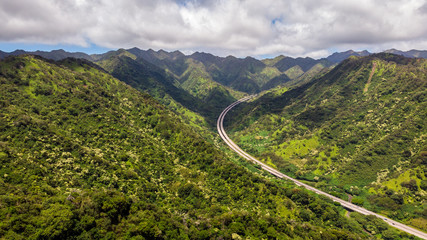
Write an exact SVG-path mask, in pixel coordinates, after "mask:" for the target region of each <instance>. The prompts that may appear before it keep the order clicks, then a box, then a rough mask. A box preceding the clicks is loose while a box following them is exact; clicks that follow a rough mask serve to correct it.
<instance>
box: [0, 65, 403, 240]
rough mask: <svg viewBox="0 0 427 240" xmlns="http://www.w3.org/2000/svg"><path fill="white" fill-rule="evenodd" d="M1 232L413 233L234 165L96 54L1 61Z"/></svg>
mask: <svg viewBox="0 0 427 240" xmlns="http://www.w3.org/2000/svg"><path fill="white" fill-rule="evenodd" d="M0 164H1V168H0V238H2V239H117V238H120V239H240V238H254V239H366V238H375V237H379V238H384V239H398V238H400V237H402V238H407V237H408V236H407V235H405V234H400V235H399V233H398V232H397V231H396V230H394V229H390V228H389V227H388V226H387V224H385V223H384V222H382V221H381V220H380V219H377V218H372V217H364V216H360V215H358V214H351V216H352V218H346V217H344V210H343V209H342V208H340V207H338V206H335V205H334V204H333V203H331V202H330V201H328V200H327V199H323V198H321V197H318V196H315V195H313V194H310V193H308V192H307V191H305V190H302V189H298V188H295V187H294V186H287V185H285V183H283V182H276V181H275V180H274V179H267V178H264V177H263V176H262V173H252V172H249V171H247V170H246V169H244V168H242V167H240V166H237V165H235V164H234V163H232V162H231V161H230V160H229V159H227V158H226V156H225V155H224V154H223V153H221V152H219V151H218V150H217V148H216V147H214V146H213V145H212V144H210V143H207V142H206V141H205V140H204V139H203V138H202V137H200V136H199V135H198V134H196V133H194V131H193V130H192V129H191V128H190V127H188V126H187V125H186V124H184V123H182V122H181V121H180V120H179V118H178V117H177V116H176V115H175V114H174V113H172V112H171V111H170V110H168V109H167V108H165V107H164V106H162V105H161V104H159V103H158V102H157V101H156V100H154V99H153V98H152V97H150V96H148V95H147V94H144V93H141V92H139V91H137V90H135V89H133V88H131V87H130V86H129V85H126V84H124V83H123V82H121V81H119V80H117V79H115V78H113V77H112V76H110V75H109V74H107V73H106V72H105V71H104V70H102V69H100V68H99V67H97V66H95V65H93V64H92V63H90V62H87V61H84V60H76V59H66V60H63V61H61V62H51V61H48V60H44V59H40V58H39V57H34V56H22V57H10V58H6V59H5V60H2V61H0Z"/></svg>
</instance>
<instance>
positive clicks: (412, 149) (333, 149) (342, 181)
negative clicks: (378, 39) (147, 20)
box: [230, 54, 427, 230]
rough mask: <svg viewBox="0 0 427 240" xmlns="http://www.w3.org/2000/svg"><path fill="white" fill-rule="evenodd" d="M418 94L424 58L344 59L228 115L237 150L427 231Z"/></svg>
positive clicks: (422, 89)
mask: <svg viewBox="0 0 427 240" xmlns="http://www.w3.org/2000/svg"><path fill="white" fill-rule="evenodd" d="M426 95H427V60H424V59H409V58H404V57H401V56H397V55H392V54H377V55H372V56H369V57H364V58H356V57H352V58H350V59H348V60H346V61H344V62H343V63H341V64H340V65H338V66H337V67H335V68H334V69H333V70H331V71H330V72H329V73H327V74H325V75H324V76H323V77H320V78H318V79H316V80H314V81H311V82H309V83H308V84H305V85H302V86H301V87H297V88H294V89H291V90H289V91H287V92H285V93H283V90H281V89H278V90H277V92H274V91H273V92H272V93H269V94H266V95H264V96H262V97H261V98H259V99H258V100H257V101H255V102H253V103H251V104H248V105H246V107H244V109H241V110H240V111H239V112H236V114H237V115H235V116H231V117H230V119H235V120H237V121H236V122H234V123H233V126H234V129H235V130H237V132H235V134H234V139H236V141H237V142H238V143H239V144H240V145H241V146H242V148H243V149H246V150H249V151H250V152H252V153H253V154H255V155H256V156H260V157H261V158H263V159H264V160H265V161H266V162H268V163H269V164H271V165H272V166H275V167H277V168H278V169H280V170H281V171H283V172H285V173H289V174H290V175H293V176H295V177H297V178H300V179H305V180H307V181H310V182H311V183H312V184H314V185H316V186H317V187H320V188H322V189H324V190H326V191H329V192H331V193H332V194H335V195H337V196H340V197H342V198H344V199H347V198H348V196H347V194H350V195H352V196H353V197H352V201H353V202H354V203H357V204H361V205H364V206H365V207H368V208H371V209H373V210H376V211H381V212H383V213H384V214H387V215H389V216H390V217H392V218H395V219H399V220H402V221H405V222H406V223H409V224H412V225H413V226H415V227H418V228H421V229H424V230H427V221H426V215H427V206H426V204H427V203H426V201H425V200H426V196H427V192H426V190H427V177H426V175H427V174H426V173H427V168H426V166H427V158H426V151H427V148H426V146H427V145H426V139H425V138H426V126H427V116H426V115H427V101H426ZM239 119H241V121H239Z"/></svg>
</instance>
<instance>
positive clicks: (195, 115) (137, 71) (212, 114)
mask: <svg viewBox="0 0 427 240" xmlns="http://www.w3.org/2000/svg"><path fill="white" fill-rule="evenodd" d="M96 63H97V64H99V65H100V66H101V67H103V68H104V69H106V70H107V71H108V72H110V73H111V74H112V75H113V76H114V77H116V78H118V79H119V80H122V81H124V82H125V83H127V84H129V85H131V86H132V87H134V88H136V89H138V90H141V91H146V92H147V93H149V94H150V95H151V96H153V97H154V98H156V99H157V100H159V101H160V102H162V103H163V104H165V105H167V106H169V107H170V108H171V109H173V110H174V111H175V112H180V113H184V119H186V120H189V121H192V122H202V123H201V124H194V125H202V126H208V125H209V124H208V123H207V122H206V121H208V122H209V123H210V125H213V122H214V121H215V119H216V116H217V115H218V114H219V113H220V112H221V111H222V109H223V108H224V107H225V106H227V104H230V103H231V102H233V101H234V100H235V99H236V98H235V97H233V96H232V95H231V94H230V92H229V91H228V90H227V89H226V88H224V87H222V86H218V85H219V84H214V86H213V87H210V88H209V87H206V88H203V89H201V90H200V91H205V93H204V94H195V93H194V92H195V91H196V89H194V88H192V87H191V86H185V85H184V86H181V85H183V83H180V82H179V81H178V80H177V79H176V78H175V77H174V76H171V75H170V74H167V71H165V70H164V69H162V68H160V67H158V66H156V65H154V64H151V63H149V62H147V61H146V60H145V59H143V58H138V57H137V56H135V55H133V54H132V53H130V52H128V51H125V50H119V51H116V52H111V53H110V54H109V55H108V56H105V57H103V58H101V59H100V60H99V61H97V62H96ZM195 81H197V82H196V83H194V86H197V87H199V88H201V87H203V82H201V81H200V79H197V78H195ZM207 89H208V90H207ZM197 91H199V90H198V89H197ZM237 96H238V97H239V96H241V94H237ZM188 110H189V111H190V112H188ZM203 122H204V123H203Z"/></svg>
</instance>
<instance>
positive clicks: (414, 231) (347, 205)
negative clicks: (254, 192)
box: [217, 95, 427, 239]
mask: <svg viewBox="0 0 427 240" xmlns="http://www.w3.org/2000/svg"><path fill="white" fill-rule="evenodd" d="M255 96H256V95H251V96H248V97H245V98H242V99H240V100H238V101H236V102H234V103H232V104H231V105H230V106H228V107H226V108H225V109H224V110H223V111H222V113H221V114H220V115H219V117H218V121H217V129H218V133H219V135H220V136H221V138H222V139H223V140H224V141H225V143H226V144H227V145H228V146H229V147H230V148H231V149H232V150H233V151H235V152H236V153H238V154H239V155H240V156H242V157H243V158H245V159H247V160H249V161H251V162H253V163H255V164H258V165H260V166H261V167H262V168H263V169H264V170H266V171H267V172H269V173H271V174H272V175H274V176H276V177H278V178H285V179H288V180H290V181H292V182H294V183H295V184H296V185H298V186H302V187H305V188H306V189H308V190H310V191H313V192H315V193H317V194H319V195H324V196H326V197H328V198H330V199H332V201H334V202H338V203H340V204H341V206H343V207H344V208H346V209H349V210H351V211H355V212H359V213H361V214H364V215H374V216H376V217H379V218H381V219H383V220H384V221H385V222H386V223H388V224H389V225H391V226H392V227H395V228H397V229H399V230H402V231H404V232H407V233H409V234H412V235H414V236H417V237H419V238H422V239H427V234H426V233H424V232H422V231H420V230H417V229H414V228H412V227H409V226H406V225H405V224H402V223H399V222H396V221H394V220H392V219H390V218H387V217H384V216H381V215H379V214H377V213H374V212H372V211H369V210H367V209H365V208H362V207H360V206H357V205H355V204H352V203H350V202H347V201H345V200H342V199H340V198H337V197H335V196H332V195H330V194H328V193H326V192H323V191H321V190H319V189H316V188H314V187H312V186H310V185H307V184H305V183H303V182H300V181H298V180H296V179H294V178H292V177H289V176H287V175H285V174H283V173H281V172H279V171H278V170H276V169H274V168H272V167H270V166H268V165H266V164H264V163H263V162H261V161H259V160H257V159H255V158H254V157H252V156H251V155H249V154H248V153H246V152H245V151H243V150H242V149H241V148H240V147H239V146H237V145H236V144H235V143H234V142H233V141H232V140H231V139H230V138H229V137H228V135H227V133H226V132H225V130H224V125H223V122H224V118H225V116H226V115H227V113H228V111H230V110H231V109H232V108H233V107H235V106H236V105H238V104H240V103H242V102H245V101H248V100H249V99H251V98H253V97H255Z"/></svg>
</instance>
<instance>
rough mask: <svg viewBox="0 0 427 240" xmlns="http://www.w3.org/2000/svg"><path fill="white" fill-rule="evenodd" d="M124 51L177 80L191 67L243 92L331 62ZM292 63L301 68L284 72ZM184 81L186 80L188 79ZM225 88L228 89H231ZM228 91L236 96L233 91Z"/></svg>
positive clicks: (135, 49)
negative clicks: (161, 69) (297, 70)
mask: <svg viewBox="0 0 427 240" xmlns="http://www.w3.org/2000/svg"><path fill="white" fill-rule="evenodd" d="M127 51H128V52H130V53H132V54H134V55H135V56H137V57H140V58H143V59H145V60H146V61H148V62H150V63H152V64H154V65H156V66H158V67H160V68H163V69H165V70H166V72H167V73H170V74H171V75H173V76H174V77H175V78H176V79H180V80H179V81H180V82H182V83H183V82H185V81H186V80H187V77H188V76H191V71H195V72H203V80H204V81H208V82H210V84H214V83H219V84H220V85H218V87H223V86H226V87H229V88H231V89H234V90H236V91H239V92H246V93H256V92H260V91H262V90H268V89H270V88H272V87H275V86H278V85H280V84H283V83H285V82H288V81H290V80H294V79H297V78H299V77H301V76H302V75H303V74H304V73H305V72H308V71H310V70H312V71H314V70H317V69H318V68H317V67H318V66H323V67H327V66H331V65H332V64H331V63H329V62H328V61H327V60H326V59H322V60H314V59H312V58H296V59H294V58H290V57H284V56H279V57H277V58H275V59H265V60H262V61H260V60H257V59H254V58H252V57H246V58H236V57H233V56H228V57H225V58H223V57H218V56H214V55H212V54H209V53H203V52H202V53H201V52H195V53H193V54H191V55H189V56H185V55H184V54H182V53H180V52H172V53H168V52H166V51H163V50H159V51H157V52H156V51H153V50H147V51H144V50H140V49H138V48H132V49H129V50H127ZM285 62H286V63H285ZM285 65H286V67H285ZM316 65H317V66H316ZM315 66H316V67H315ZM292 67H299V68H300V72H298V73H297V72H295V71H289V72H287V71H288V70H289V69H290V68H292ZM190 80H194V79H190ZM190 83H194V81H190ZM187 85H189V84H188V83H187ZM184 86H185V85H184ZM192 86H195V84H192ZM228 91H230V92H231V90H230V89H228ZM231 94H232V95H233V96H236V94H235V93H231ZM238 94H239V93H238V92H237V95H238Z"/></svg>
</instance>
